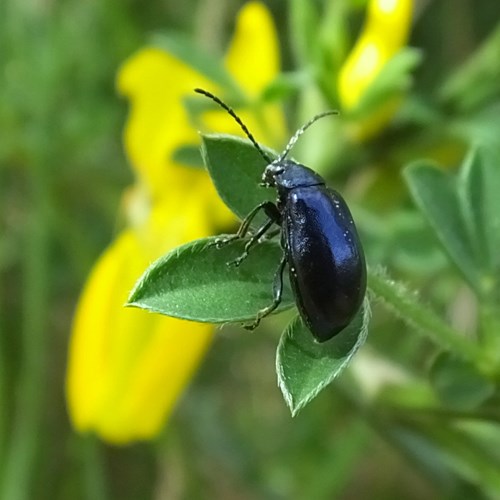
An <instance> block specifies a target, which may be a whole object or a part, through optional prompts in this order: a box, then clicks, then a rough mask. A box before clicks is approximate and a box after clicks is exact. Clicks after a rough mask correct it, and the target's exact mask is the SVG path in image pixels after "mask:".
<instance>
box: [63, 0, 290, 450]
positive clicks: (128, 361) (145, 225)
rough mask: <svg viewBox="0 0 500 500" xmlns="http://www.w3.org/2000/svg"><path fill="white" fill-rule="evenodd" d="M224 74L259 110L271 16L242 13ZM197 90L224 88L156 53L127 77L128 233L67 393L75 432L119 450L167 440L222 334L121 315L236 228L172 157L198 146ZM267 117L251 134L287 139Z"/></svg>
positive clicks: (109, 257)
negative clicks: (148, 283) (147, 279)
mask: <svg viewBox="0 0 500 500" xmlns="http://www.w3.org/2000/svg"><path fill="white" fill-rule="evenodd" d="M225 63H226V67H227V69H228V71H230V72H231V74H232V75H233V77H234V80H235V81H236V82H237V84H238V85H239V86H240V87H241V91H242V93H243V94H244V95H248V97H249V101H250V102H252V100H255V99H257V98H258V95H259V93H260V92H262V90H263V89H264V87H265V86H266V85H268V84H269V83H270V82H271V81H272V80H273V79H274V78H275V77H276V75H277V73H278V71H279V53H278V44H277V39H276V33H275V28H274V26H273V23H272V20H271V16H270V14H269V12H268V11H267V9H266V8H265V7H264V6H263V5H262V4H260V3H258V2H250V3H248V4H246V5H245V7H244V8H243V9H242V10H241V12H240V14H239V16H238V19H237V23H236V31H235V35H234V38H233V40H232V42H231V44H230V47H229V50H228V54H227V57H226V60H225ZM195 87H204V88H206V89H209V90H213V87H214V85H213V84H212V83H211V82H210V81H207V79H206V78H205V77H204V76H202V75H201V74H200V73H198V72H197V71H196V70H194V69H193V68H190V67H189V66H188V65H186V64H185V63H184V62H182V61H180V60H178V59H176V58H175V57H173V56H172V55H171V54H169V53H166V52H165V51H162V50H159V49H156V48H145V49H143V50H140V51H139V52H138V53H137V54H135V55H134V56H132V57H131V58H130V59H129V60H128V61H127V62H126V63H125V64H124V66H123V67H122V69H121V70H120V72H119V75H118V89H119V91H120V92H121V93H122V94H124V95H126V96H127V97H128V99H129V100H130V103H131V110H130V116H129V118H128V121H127V124H126V127H125V133H124V142H125V148H126V151H127V155H128V157H129V160H130V163H131V165H132V167H133V169H134V172H135V174H136V183H135V184H134V186H133V187H132V188H130V189H129V190H128V191H127V192H126V193H125V194H124V198H123V199H124V208H125V210H126V214H127V227H126V228H125V229H124V230H123V231H122V232H121V233H120V234H119V235H118V236H117V238H116V239H115V241H114V242H113V243H112V244H111V245H110V246H109V248H108V249H107V250H106V251H105V252H104V254H103V255H102V256H101V257H100V259H99V260H98V262H97V263H96V265H95V266H94V269H93V271H92V273H91V275H90V276H89V279H88V281H87V284H86V285H85V288H84V290H83V293H82V296H81V299H80V301H79V304H78V307H77V311H76V315H75V320H74V325H73V331H72V335H71V340H70V346H69V360H68V371H67V383H66V392H67V400H68V408H69V414H70V417H71V421H72V423H73V425H74V426H75V428H76V429H77V430H78V431H81V432H86V431H93V432H95V433H97V434H98V435H99V436H100V437H101V438H103V439H105V440H107V441H109V442H113V443H127V442H130V441H133V440H140V439H150V438H152V437H154V436H155V435H156V434H157V433H158V432H159V431H160V430H161V428H162V426H163V425H164V423H165V421H166V419H167V418H168V416H169V414H170V413H171V411H172V409H173V407H174V405H175V403H176V401H177V399H178V398H179V396H180V394H181V392H182V390H183V389H184V387H185V386H186V384H187V383H188V381H189V379H190V377H191V375H192V374H193V372H194V370H195V369H196V367H197V366H198V364H199V362H200V359H201V357H202V356H203V354H204V353H205V351H206V349H207V347H208V346H209V344H210V341H211V339H212V336H213V332H214V328H213V326H210V325H207V324H198V323H193V322H187V321H181V320H177V319H173V318H167V317H161V316H158V315H153V314H149V313H147V312H145V311H141V310H138V309H126V308H124V307H123V304H124V303H125V302H126V299H127V295H128V293H129V291H130V290H131V288H132V287H133V285H134V283H135V281H136V280H137V279H138V277H139V276H140V275H141V274H142V273H143V272H144V270H145V269H146V267H147V266H148V264H149V263H151V262H152V261H153V260H154V259H156V258H158V257H160V256H161V255H162V254H164V253H166V252H167V251H168V250H170V249H172V248H174V247H176V246H178V245H180V244H182V243H185V242H187V241H190V240H193V239H196V238H200V237H204V236H207V235H210V234H213V232H214V230H215V229H216V227H220V226H223V225H228V224H229V223H230V222H232V221H233V216H232V215H231V214H230V212H229V211H228V210H227V208H226V207H224V206H223V205H222V202H221V201H220V200H219V198H218V197H217V194H216V192H215V190H214V188H213V186H212V183H211V181H210V179H209V177H208V175H207V174H206V172H204V171H203V170H201V169H200V170H199V169H196V168H193V167H187V166H183V165H181V164H179V163H176V162H175V161H174V160H173V157H172V155H173V153H174V152H175V151H176V149H177V148H178V147H180V146H182V145H186V144H196V143H198V142H199V139H198V136H197V133H196V131H195V130H193V127H192V126H191V124H190V123H189V117H188V114H187V112H186V110H185V108H184V107H183V105H182V102H183V98H184V97H185V96H186V95H191V93H192V90H193V88H195ZM260 111H262V112H261V113H259V119H256V118H255V116H254V114H252V113H251V112H249V113H244V115H245V118H248V122H249V126H252V127H253V130H254V131H259V130H260V131H263V130H264V129H265V123H266V117H268V118H269V119H272V123H273V126H275V127H276V128H277V130H280V128H281V129H283V135H284V117H283V114H282V112H281V109H280V108H279V107H277V106H276V105H265V106H262V109H260V108H259V112H260ZM247 115H248V116H247ZM263 117H264V118H263ZM206 122H207V123H209V124H210V126H211V127H213V128H214V129H216V130H218V131H225V132H229V131H233V129H234V124H233V123H232V120H231V119H229V118H228V116H227V115H226V114H225V113H223V112H220V111H217V112H210V113H206ZM276 128H275V130H276Z"/></svg>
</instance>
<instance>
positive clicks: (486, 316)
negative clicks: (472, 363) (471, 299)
mask: <svg viewBox="0 0 500 500" xmlns="http://www.w3.org/2000/svg"><path fill="white" fill-rule="evenodd" d="M479 314H480V318H481V336H480V341H481V347H482V351H483V355H484V365H485V366H484V368H485V370H486V372H487V373H490V374H495V373H496V374H497V375H499V373H498V372H499V371H500V315H499V312H498V306H497V305H496V304H492V303H490V302H484V301H481V304H480V307H479Z"/></svg>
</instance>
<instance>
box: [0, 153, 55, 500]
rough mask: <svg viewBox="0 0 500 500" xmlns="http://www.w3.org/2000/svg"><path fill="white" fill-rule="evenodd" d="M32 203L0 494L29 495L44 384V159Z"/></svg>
mask: <svg viewBox="0 0 500 500" xmlns="http://www.w3.org/2000/svg"><path fill="white" fill-rule="evenodd" d="M32 167H33V169H32V171H31V182H32V186H31V188H32V195H33V200H32V201H33V204H32V206H31V207H29V210H30V211H29V214H30V220H29V221H28V223H27V225H26V236H25V237H26V240H25V245H24V248H25V254H24V269H23V270H24V279H23V290H24V297H23V312H24V317H23V327H22V342H23V344H22V345H23V347H22V349H23V351H22V360H21V368H20V372H19V373H20V376H19V384H18V387H17V389H16V396H17V399H16V402H15V410H14V418H13V420H12V428H11V438H10V442H9V443H8V444H9V448H8V449H7V451H6V455H5V467H4V470H3V475H4V477H3V478H2V480H0V498H5V499H9V500H25V499H28V498H31V496H30V487H31V486H32V476H33V469H34V464H35V457H36V453H37V451H38V450H37V448H38V443H39V435H40V423H41V410H42V405H43V396H44V389H45V382H44V381H45V357H46V356H45V351H46V342H45V330H46V325H47V311H48V297H49V279H48V278H49V265H48V253H49V221H48V218H49V194H48V187H47V178H46V177H47V175H46V172H45V168H44V167H45V164H44V162H43V161H42V160H34V161H33V163H32Z"/></svg>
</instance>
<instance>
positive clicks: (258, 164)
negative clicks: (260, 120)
mask: <svg viewBox="0 0 500 500" xmlns="http://www.w3.org/2000/svg"><path fill="white" fill-rule="evenodd" d="M202 140H203V146H202V154H203V159H204V161H205V165H206V167H207V169H208V171H209V173H210V177H212V180H213V182H214V184H215V187H216V189H217V192H218V193H219V196H220V197H221V198H222V200H223V201H224V203H225V204H226V205H227V206H228V207H229V208H230V209H231V210H232V211H233V212H234V213H235V214H236V215H238V217H240V218H241V219H243V218H244V217H245V216H246V215H247V214H248V213H249V212H250V211H251V210H252V209H253V208H255V207H256V206H257V205H258V204H259V203H261V202H263V201H264V200H269V201H274V200H275V199H276V190H274V189H268V188H264V187H261V186H260V185H259V184H260V182H261V180H262V173H263V172H264V169H265V167H266V161H265V160H264V158H262V156H261V155H260V154H259V152H258V151H257V149H256V148H255V146H254V145H253V144H252V143H251V142H250V141H248V140H246V139H241V138H239V137H235V136H231V135H224V134H210V135H202ZM263 150H264V151H265V152H266V153H267V154H268V155H269V156H270V157H271V158H275V157H276V154H275V153H274V152H272V151H270V150H269V149H266V148H263ZM263 220H264V219H263V217H262V216H261V217H260V218H259V217H256V219H255V222H254V224H255V225H258V224H259V223H262V221H263Z"/></svg>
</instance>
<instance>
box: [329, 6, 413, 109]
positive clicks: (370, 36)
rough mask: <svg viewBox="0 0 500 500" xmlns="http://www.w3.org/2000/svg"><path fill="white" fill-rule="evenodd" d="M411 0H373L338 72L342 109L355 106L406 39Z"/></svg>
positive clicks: (409, 24)
mask: <svg viewBox="0 0 500 500" xmlns="http://www.w3.org/2000/svg"><path fill="white" fill-rule="evenodd" d="M412 8H413V1H412V0H372V1H371V2H370V4H369V7H368V16H367V19H366V23H365V26H364V28H363V30H362V32H361V35H360V37H359V38H358V40H357V42H356V44H355V45H354V48H353V49H352V51H351V53H350V54H349V56H348V57H347V59H346V61H345V63H344V65H343V66H342V68H341V70H340V74H339V81H338V92H339V98H340V100H341V103H342V106H343V107H344V109H352V108H354V107H355V106H356V105H357V104H358V103H359V101H360V100H361V98H362V96H363V94H364V92H365V91H366V89H367V88H368V87H369V86H370V85H371V83H372V82H373V81H374V80H375V78H376V77H377V76H378V74H379V73H380V72H381V71H382V69H383V67H384V65H385V64H386V63H387V61H389V59H390V58H391V57H393V56H394V55H395V54H396V53H397V52H398V51H399V50H400V49H401V48H402V47H403V45H404V44H405V43H406V41H407V39H408V35H409V31H410V26H411V16H412Z"/></svg>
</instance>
